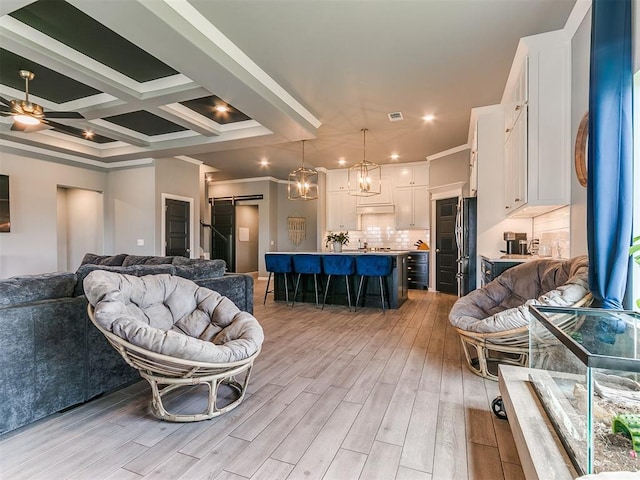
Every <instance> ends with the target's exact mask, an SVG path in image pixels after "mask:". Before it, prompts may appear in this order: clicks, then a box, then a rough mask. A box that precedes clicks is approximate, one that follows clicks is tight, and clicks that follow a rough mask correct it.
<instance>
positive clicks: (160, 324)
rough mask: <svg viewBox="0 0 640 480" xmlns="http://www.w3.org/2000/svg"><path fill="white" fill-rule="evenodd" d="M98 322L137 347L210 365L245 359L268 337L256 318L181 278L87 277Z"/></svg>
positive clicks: (105, 273) (109, 274)
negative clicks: (265, 336)
mask: <svg viewBox="0 0 640 480" xmlns="http://www.w3.org/2000/svg"><path fill="white" fill-rule="evenodd" d="M84 291H85V294H86V296H87V299H88V300H89V302H90V303H91V305H93V306H94V307H95V319H96V322H97V323H98V324H99V325H100V326H101V327H102V328H104V329H105V330H107V331H109V332H112V333H113V334H115V335H117V336H119V337H121V338H122V339H124V340H126V341H127V342H129V343H131V344H133V345H136V346H138V347H141V348H144V349H146V350H150V351H152V352H155V353H159V354H162V355H168V356H171V357H177V358H181V359H184V360H191V361H197V362H207V363H229V362H236V361H240V360H244V359H246V358H248V357H250V356H251V355H253V354H254V353H255V352H257V351H258V350H259V349H260V347H261V345H262V342H263V340H264V334H263V331H262V327H261V326H260V324H259V323H258V321H257V319H256V318H255V317H254V316H253V315H251V314H250V313H247V312H242V311H240V310H239V309H238V307H236V306H235V304H234V303H233V302H232V301H231V300H229V299H228V298H227V297H224V296H222V295H220V294H219V293H217V292H214V291H212V290H209V289H207V288H204V287H199V286H198V285H196V284H195V283H194V282H192V281H191V280H187V279H185V278H182V277H177V276H172V275H167V274H160V275H146V276H143V277H136V276H132V275H123V274H120V273H115V272H108V271H104V270H95V271H93V272H91V273H90V274H89V275H87V277H86V278H85V279H84Z"/></svg>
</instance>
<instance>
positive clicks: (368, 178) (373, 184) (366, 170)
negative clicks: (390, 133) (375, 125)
mask: <svg viewBox="0 0 640 480" xmlns="http://www.w3.org/2000/svg"><path fill="white" fill-rule="evenodd" d="M366 134H367V129H366V128H363V129H362V151H363V155H362V158H363V159H362V161H361V162H360V163H356V164H355V165H353V166H352V167H349V195H354V196H356V197H371V196H373V195H380V187H381V177H382V170H381V169H380V165H377V164H375V163H373V162H369V161H368V160H367V157H366Z"/></svg>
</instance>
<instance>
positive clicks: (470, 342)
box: [449, 256, 592, 380]
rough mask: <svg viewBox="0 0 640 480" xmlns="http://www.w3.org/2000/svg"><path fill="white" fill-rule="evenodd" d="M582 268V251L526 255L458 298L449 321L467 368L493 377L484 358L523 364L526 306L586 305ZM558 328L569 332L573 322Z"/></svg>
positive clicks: (584, 259)
mask: <svg viewBox="0 0 640 480" xmlns="http://www.w3.org/2000/svg"><path fill="white" fill-rule="evenodd" d="M588 268H589V264H588V259H587V257H586V256H580V257H575V258H573V259H571V260H556V259H537V260H531V261H529V262H526V263H523V264H521V265H518V266H516V267H513V268H510V269H509V270H507V271H506V272H504V273H503V274H502V275H500V276H499V277H498V278H496V279H494V280H493V281H492V282H490V283H488V284H487V285H485V286H484V287H482V288H479V289H477V290H474V291H472V292H471V293H469V294H468V295H466V296H464V297H462V298H460V299H458V300H457V301H456V303H455V304H454V305H453V307H452V308H451V311H450V312H449V321H450V322H451V324H452V325H453V326H454V327H455V328H456V331H457V332H458V334H459V335H460V340H461V341H462V347H463V350H464V354H465V357H466V359H467V363H468V365H469V369H470V370H471V371H472V372H473V373H475V374H476V375H480V376H482V377H486V378H490V379H492V380H497V378H498V377H497V374H496V373H493V372H491V371H489V364H490V363H510V364H515V365H521V366H527V364H528V358H529V305H550V306H555V307H581V306H582V307H588V306H589V305H590V304H591V301H592V297H591V293H590V292H589V284H588ZM566 317H567V316H563V318H566ZM573 318H575V317H573ZM562 327H563V328H565V329H566V330H568V331H571V330H572V329H574V328H576V325H562Z"/></svg>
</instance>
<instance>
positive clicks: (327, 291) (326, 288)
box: [321, 275, 351, 310]
mask: <svg viewBox="0 0 640 480" xmlns="http://www.w3.org/2000/svg"><path fill="white" fill-rule="evenodd" d="M330 283H331V275H327V285H326V287H325V288H324V297H323V298H322V308H321V310H324V304H325V303H327V293H329V284H330ZM349 307H351V305H349Z"/></svg>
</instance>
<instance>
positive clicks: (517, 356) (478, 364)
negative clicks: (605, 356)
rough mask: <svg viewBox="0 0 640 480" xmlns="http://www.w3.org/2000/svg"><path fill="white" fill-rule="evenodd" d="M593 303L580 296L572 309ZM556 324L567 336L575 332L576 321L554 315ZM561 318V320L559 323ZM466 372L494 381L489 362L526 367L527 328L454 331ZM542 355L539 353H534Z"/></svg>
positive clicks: (527, 351) (527, 364)
mask: <svg viewBox="0 0 640 480" xmlns="http://www.w3.org/2000/svg"><path fill="white" fill-rule="evenodd" d="M592 301H593V297H592V296H591V293H588V294H587V295H585V296H584V297H582V298H581V299H580V300H579V301H578V302H576V303H575V304H573V305H572V308H573V307H575V308H579V307H587V306H589V305H590V304H591V302H592ZM556 319H557V320H558V321H557V322H556V325H558V326H559V327H560V328H562V329H563V330H565V331H566V332H568V333H571V332H573V331H575V330H576V329H577V328H578V327H579V326H580V323H579V320H578V319H577V318H576V317H574V316H572V317H568V318H567V317H566V316H556ZM561 319H562V320H561ZM456 331H457V332H458V335H460V341H461V342H462V350H463V351H464V356H465V358H466V360H467V365H468V366H469V370H471V371H472V372H473V373H475V374H476V375H478V376H480V377H484V378H488V379H490V380H494V381H497V380H498V376H497V375H494V374H493V373H491V372H490V371H489V363H490V362H495V363H503V364H507V365H516V366H520V367H528V366H529V353H530V352H529V326H528V325H524V326H522V327H519V328H514V329H511V330H505V331H502V332H492V333H478V332H469V331H467V330H461V329H459V328H456ZM536 353H542V352H536Z"/></svg>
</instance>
